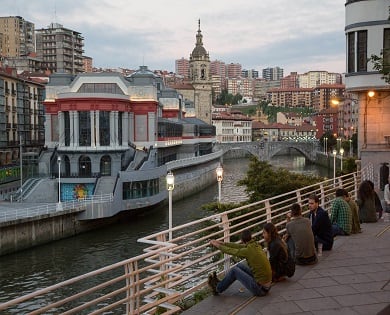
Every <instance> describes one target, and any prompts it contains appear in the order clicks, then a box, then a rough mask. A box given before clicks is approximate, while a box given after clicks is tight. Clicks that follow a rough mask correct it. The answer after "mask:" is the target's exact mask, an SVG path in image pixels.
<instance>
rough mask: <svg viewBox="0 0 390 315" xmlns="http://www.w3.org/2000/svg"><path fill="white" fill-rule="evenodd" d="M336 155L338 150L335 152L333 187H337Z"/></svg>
mask: <svg viewBox="0 0 390 315" xmlns="http://www.w3.org/2000/svg"><path fill="white" fill-rule="evenodd" d="M336 155H337V150H333V185H336Z"/></svg>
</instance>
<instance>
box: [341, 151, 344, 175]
mask: <svg viewBox="0 0 390 315" xmlns="http://www.w3.org/2000/svg"><path fill="white" fill-rule="evenodd" d="M343 155H344V149H343V148H341V149H340V162H341V167H340V169H341V171H343Z"/></svg>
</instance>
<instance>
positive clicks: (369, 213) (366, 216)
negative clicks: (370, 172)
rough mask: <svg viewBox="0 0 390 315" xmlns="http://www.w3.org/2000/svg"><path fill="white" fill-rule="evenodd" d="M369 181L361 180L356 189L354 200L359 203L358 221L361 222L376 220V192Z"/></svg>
mask: <svg viewBox="0 0 390 315" xmlns="http://www.w3.org/2000/svg"><path fill="white" fill-rule="evenodd" d="M371 183H372V182H370V181H368V180H365V181H363V182H362V183H361V184H360V186H359V190H358V200H357V201H356V202H357V204H358V205H359V217H360V221H361V222H363V223H370V222H376V221H377V216H376V212H377V208H376V202H375V200H376V192H375V190H374V189H373V185H372V184H371Z"/></svg>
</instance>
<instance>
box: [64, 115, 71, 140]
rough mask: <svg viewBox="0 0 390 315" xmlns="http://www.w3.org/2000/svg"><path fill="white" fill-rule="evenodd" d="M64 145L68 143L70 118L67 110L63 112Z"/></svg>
mask: <svg viewBox="0 0 390 315" xmlns="http://www.w3.org/2000/svg"><path fill="white" fill-rule="evenodd" d="M64 129H65V130H64V131H65V146H66V147H68V146H69V145H70V118H69V112H64Z"/></svg>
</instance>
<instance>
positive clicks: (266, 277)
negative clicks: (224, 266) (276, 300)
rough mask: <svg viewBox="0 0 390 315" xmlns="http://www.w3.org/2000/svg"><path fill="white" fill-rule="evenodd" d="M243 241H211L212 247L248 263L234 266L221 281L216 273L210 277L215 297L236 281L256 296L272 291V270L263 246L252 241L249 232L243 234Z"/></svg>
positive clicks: (210, 284)
mask: <svg viewBox="0 0 390 315" xmlns="http://www.w3.org/2000/svg"><path fill="white" fill-rule="evenodd" d="M241 241H242V243H243V244H237V243H224V242H221V241H218V240H211V241H210V245H212V246H215V247H216V248H218V249H219V250H221V252H223V253H225V254H229V255H232V256H236V257H239V258H245V259H246V263H245V262H241V263H239V264H237V265H235V266H233V267H232V268H231V269H230V270H229V271H228V272H227V274H226V275H225V277H224V278H223V279H222V280H221V281H219V280H218V279H217V277H216V274H215V273H214V274H212V275H209V282H208V283H209V286H210V287H211V289H212V291H213V294H214V295H218V294H219V293H222V292H223V291H225V290H226V289H227V288H228V287H229V286H230V285H231V284H232V283H233V282H234V281H235V280H238V281H240V282H241V283H242V284H243V285H244V286H245V287H246V288H247V289H248V290H249V291H250V292H251V293H252V294H253V295H256V296H264V295H267V293H268V291H269V290H270V288H271V281H272V270H271V265H270V263H269V261H268V258H267V256H266V254H265V253H264V251H263V249H262V247H261V245H260V244H259V243H258V242H256V241H255V240H254V239H252V235H251V232H250V231H249V230H245V231H243V232H242V235H241Z"/></svg>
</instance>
